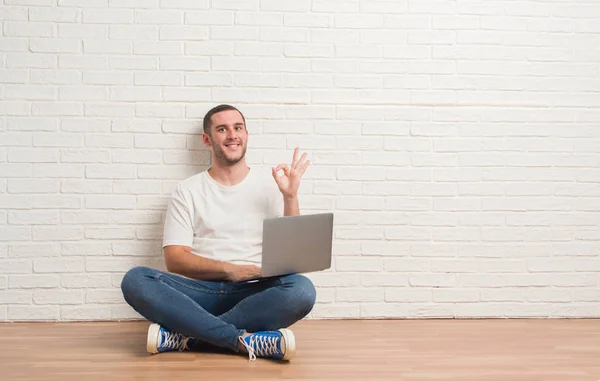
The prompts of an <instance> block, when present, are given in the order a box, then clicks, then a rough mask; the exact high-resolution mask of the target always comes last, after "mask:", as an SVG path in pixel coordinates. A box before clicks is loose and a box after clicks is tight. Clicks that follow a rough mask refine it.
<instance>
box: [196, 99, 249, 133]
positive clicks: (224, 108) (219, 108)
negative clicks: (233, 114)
mask: <svg viewBox="0 0 600 381" xmlns="http://www.w3.org/2000/svg"><path fill="white" fill-rule="evenodd" d="M228 110H234V111H237V112H239V113H240V115H241V116H242V120H243V121H244V125H246V118H245V117H244V114H242V112H241V111H240V110H238V109H237V108H235V107H233V106H231V105H226V104H223V105H218V106H216V107H213V108H211V109H210V110H209V111H208V112H207V113H206V115H204V121H203V122H202V127H203V128H204V133H206V134H210V126H211V118H212V116H213V115H215V114H216V113H218V112H221V111H228Z"/></svg>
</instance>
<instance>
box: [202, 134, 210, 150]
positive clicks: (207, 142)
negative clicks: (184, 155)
mask: <svg viewBox="0 0 600 381" xmlns="http://www.w3.org/2000/svg"><path fill="white" fill-rule="evenodd" d="M202 142H204V145H205V146H207V147H212V141H211V140H210V136H208V134H207V133H203V134H202Z"/></svg>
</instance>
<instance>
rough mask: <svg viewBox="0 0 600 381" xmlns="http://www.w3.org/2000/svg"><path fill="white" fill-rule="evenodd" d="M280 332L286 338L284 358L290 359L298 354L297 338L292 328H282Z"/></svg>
mask: <svg viewBox="0 0 600 381" xmlns="http://www.w3.org/2000/svg"><path fill="white" fill-rule="evenodd" d="M279 332H281V335H282V336H283V339H284V340H285V355H283V358H282V360H289V359H291V358H292V357H294V356H295V355H296V338H295V337H294V333H293V332H292V331H291V330H290V329H287V328H282V329H280V330H279Z"/></svg>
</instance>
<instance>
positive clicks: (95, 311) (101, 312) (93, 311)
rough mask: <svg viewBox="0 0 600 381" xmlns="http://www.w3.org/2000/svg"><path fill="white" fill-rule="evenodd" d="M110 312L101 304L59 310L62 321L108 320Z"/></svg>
mask: <svg viewBox="0 0 600 381" xmlns="http://www.w3.org/2000/svg"><path fill="white" fill-rule="evenodd" d="M110 317H111V310H110V309H108V308H107V307H106V305H103V304H98V305H95V304H89V305H78V306H64V307H61V309H60V318H61V319H62V320H91V321H96V320H109V319H110Z"/></svg>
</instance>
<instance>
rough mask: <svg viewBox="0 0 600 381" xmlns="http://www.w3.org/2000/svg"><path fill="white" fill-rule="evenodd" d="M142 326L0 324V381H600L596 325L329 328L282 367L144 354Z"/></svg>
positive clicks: (302, 330) (222, 355) (231, 358)
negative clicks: (193, 380)
mask: <svg viewBox="0 0 600 381" xmlns="http://www.w3.org/2000/svg"><path fill="white" fill-rule="evenodd" d="M147 327H148V323H147V322H82V323H2V324H0V363H1V364H2V369H1V371H0V372H1V373H0V379H2V380H62V381H69V380H86V381H89V380H133V379H144V380H146V379H147V380H166V379H169V380H191V379H201V380H241V379H243V380H275V379H278V380H279V379H286V380H317V381H320V380H323V381H324V380H370V381H375V380H406V381H432V380H462V381H470V380H473V381H475V380H478V381H480V380H486V381H490V380H503V381H504V380H545V381H554V380H556V381H559V380H560V381H565V380H568V381H579V380H581V381H583V380H585V381H590V380H592V381H598V380H600V320H595V319H589V320H583V319H582V320H541V319H540V320H537V319H532V320H517V319H514V320H494V319H491V320H333V321H332V320H329V321H316V320H315V321H313V320H310V321H302V322H300V323H298V324H296V325H295V326H293V327H292V329H293V330H294V333H295V335H296V339H297V341H298V352H297V356H296V357H295V358H294V359H293V360H292V361H290V362H289V363H282V362H277V361H272V360H266V359H258V360H257V361H256V362H248V360H247V357H242V356H241V355H235V354H229V353H226V352H218V351H214V352H210V353H206V352H169V353H162V354H158V355H149V354H147V353H146V351H145V345H146V332H147Z"/></svg>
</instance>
